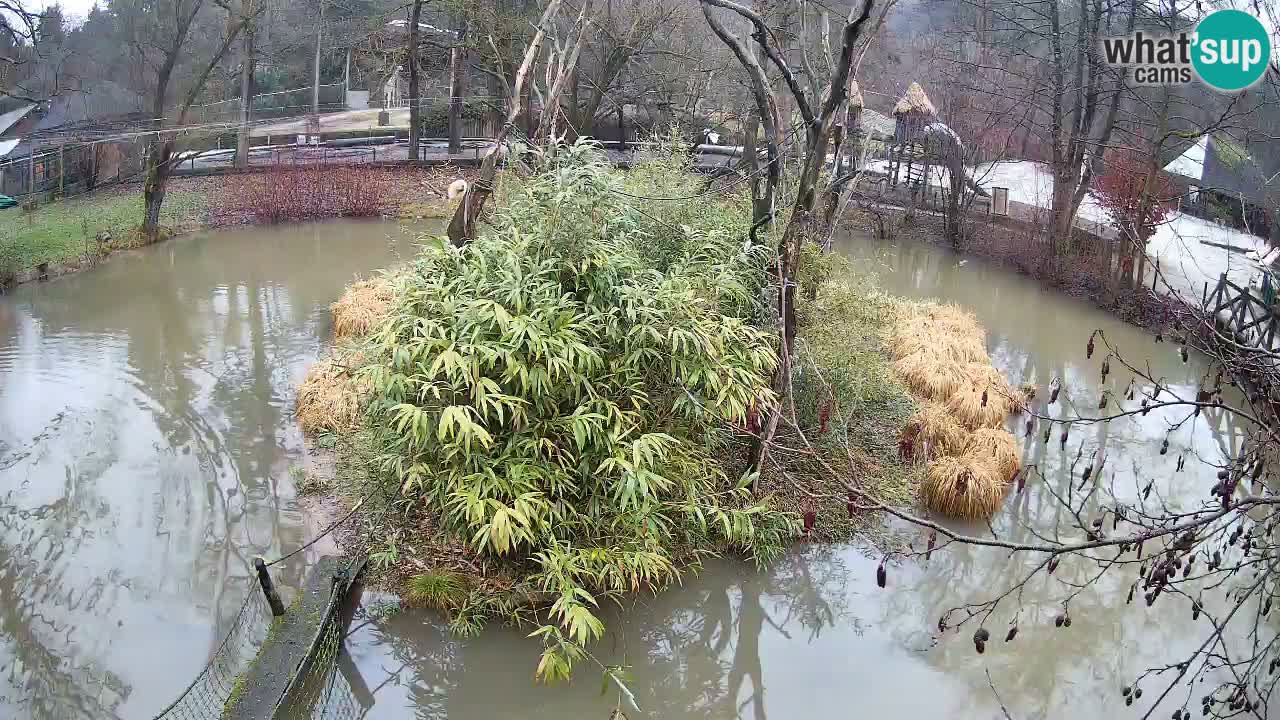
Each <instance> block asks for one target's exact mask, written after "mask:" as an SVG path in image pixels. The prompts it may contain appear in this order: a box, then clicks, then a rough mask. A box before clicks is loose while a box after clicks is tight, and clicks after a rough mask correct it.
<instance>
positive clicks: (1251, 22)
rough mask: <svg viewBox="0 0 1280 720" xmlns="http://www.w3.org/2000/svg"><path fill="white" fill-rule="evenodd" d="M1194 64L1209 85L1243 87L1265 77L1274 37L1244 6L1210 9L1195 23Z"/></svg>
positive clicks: (1192, 58)
mask: <svg viewBox="0 0 1280 720" xmlns="http://www.w3.org/2000/svg"><path fill="white" fill-rule="evenodd" d="M1192 44H1193V45H1194V46H1195V47H1194V50H1192V52H1191V64H1192V65H1193V66H1194V67H1195V69H1196V74H1197V75H1199V76H1200V79H1201V80H1203V81H1204V82H1205V84H1207V85H1208V86H1209V87H1211V88H1214V89H1215V90H1222V91H1224V92H1234V91H1236V90H1244V89H1245V88H1247V87H1249V86H1250V85H1253V84H1254V83H1256V82H1258V81H1259V80H1261V79H1262V76H1263V74H1264V73H1266V71H1267V64H1268V63H1269V62H1271V38H1270V37H1269V36H1268V35H1267V29H1266V28H1265V27H1263V25H1262V23H1261V22H1260V21H1259V20H1258V18H1256V17H1254V16H1252V15H1250V14H1249V13H1247V12H1244V11H1242V10H1218V11H1216V12H1212V13H1209V15H1208V16H1206V17H1205V19H1203V20H1201V21H1200V24H1199V25H1197V26H1196V35H1195V39H1194V40H1193V41H1192Z"/></svg>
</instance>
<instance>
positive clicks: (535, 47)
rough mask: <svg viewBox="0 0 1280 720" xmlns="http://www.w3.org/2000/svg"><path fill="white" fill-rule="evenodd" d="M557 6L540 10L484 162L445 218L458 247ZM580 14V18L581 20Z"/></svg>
mask: <svg viewBox="0 0 1280 720" xmlns="http://www.w3.org/2000/svg"><path fill="white" fill-rule="evenodd" d="M559 10H560V0H550V2H548V3H547V7H546V9H544V10H543V11H542V17H541V18H540V19H539V21H538V25H537V28H538V29H537V30H536V31H535V32H534V34H533V38H532V39H531V40H530V41H529V45H528V47H527V48H525V52H524V59H523V60H522V61H521V63H520V67H519V69H517V70H516V73H515V78H514V82H513V83H512V87H511V90H510V92H508V93H507V97H508V98H510V99H511V102H509V103H508V105H509V108H508V110H507V118H506V122H504V123H503V124H502V127H501V128H500V129H499V130H498V133H497V136H496V137H495V138H494V140H493V147H492V148H491V149H490V151H489V154H488V155H486V156H485V158H484V162H483V163H481V165H480V174H479V177H478V178H477V179H476V182H475V184H474V185H473V186H471V187H469V188H467V191H466V193H464V194H463V196H462V202H460V203H459V204H458V208H457V210H455V211H454V213H453V218H452V219H451V220H450V221H449V229H448V234H449V240H450V242H452V243H453V244H454V245H456V246H459V247H461V246H462V245H465V244H466V243H468V242H470V241H471V239H472V238H473V237H475V224H476V221H477V219H479V217H480V213H481V212H482V211H483V210H484V204H485V201H486V200H488V198H489V196H490V195H492V194H493V181H494V179H495V178H496V177H497V175H498V161H499V160H500V159H501V158H502V157H503V155H504V154H505V146H506V142H507V137H508V136H509V135H510V134H511V131H512V130H513V129H515V124H516V121H518V120H519V119H520V115H521V112H522V110H523V109H524V103H523V102H517V101H516V100H517V99H518V98H521V97H523V96H524V95H523V93H525V86H526V84H528V83H529V73H530V72H531V71H532V70H533V66H534V63H535V62H536V61H537V59H538V55H539V52H540V51H541V49H542V42H543V39H544V38H545V37H546V35H547V32H548V30H549V28H550V27H551V23H552V22H553V21H554V20H555V17H556V13H557V12H559ZM581 17H583V16H580V21H581ZM489 42H490V45H492V46H495V47H496V42H495V41H494V39H493V37H492V36H490V37H489Z"/></svg>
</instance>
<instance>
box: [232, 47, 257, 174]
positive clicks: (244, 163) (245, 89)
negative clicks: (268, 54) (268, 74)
mask: <svg viewBox="0 0 1280 720" xmlns="http://www.w3.org/2000/svg"><path fill="white" fill-rule="evenodd" d="M243 42H244V57H243V58H242V59H241V61H240V132H239V133H238V134H237V135H236V167H240V168H244V167H248V166H249V122H250V121H251V120H252V115H253V71H254V64H255V59H254V55H253V28H252V26H249V27H246V28H245V33H244V40H243Z"/></svg>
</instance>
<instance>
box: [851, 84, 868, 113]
mask: <svg viewBox="0 0 1280 720" xmlns="http://www.w3.org/2000/svg"><path fill="white" fill-rule="evenodd" d="M849 107H850V108H851V109H858V110H860V109H862V108H863V107H865V104H864V103H863V101H862V88H861V87H860V86H859V85H858V81H857V80H853V79H850V80H849Z"/></svg>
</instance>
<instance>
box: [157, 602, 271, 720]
mask: <svg viewBox="0 0 1280 720" xmlns="http://www.w3.org/2000/svg"><path fill="white" fill-rule="evenodd" d="M244 591H245V598H244V602H243V603H241V605H240V610H239V611H238V612H237V613H236V615H235V618H234V619H233V620H232V623H231V628H230V629H229V630H228V631H227V634H226V636H224V637H223V639H222V642H221V643H220V644H219V645H218V647H217V648H215V649H214V651H213V655H212V656H211V657H210V658H209V662H208V664H207V665H205V668H204V670H202V671H201V672H200V674H199V675H197V676H196V678H195V680H193V681H192V683H191V685H189V686H188V687H187V689H186V690H184V691H183V693H182V695H181V696H179V697H178V699H177V700H175V701H174V702H173V703H172V704H171V705H169V707H167V708H165V709H164V710H162V711H161V712H160V713H159V714H158V715H156V716H155V720H162V719H163V720H206V719H207V720H221V719H222V717H223V712H224V710H225V708H226V707H227V704H228V702H229V701H230V700H231V699H232V698H233V697H234V696H235V694H236V693H237V692H238V690H239V685H238V683H239V681H240V678H241V677H242V676H243V674H244V672H245V671H246V670H248V668H249V665H250V663H252V662H253V658H254V656H255V654H256V653H257V651H258V648H260V647H261V646H262V643H263V641H264V640H266V637H267V632H268V631H269V630H270V628H271V609H270V608H269V607H268V606H267V600H266V598H265V597H264V596H263V594H262V590H261V589H260V588H259V587H258V583H257V579H256V578H253V577H249V578H248V579H247V580H246V582H245V583H244Z"/></svg>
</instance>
